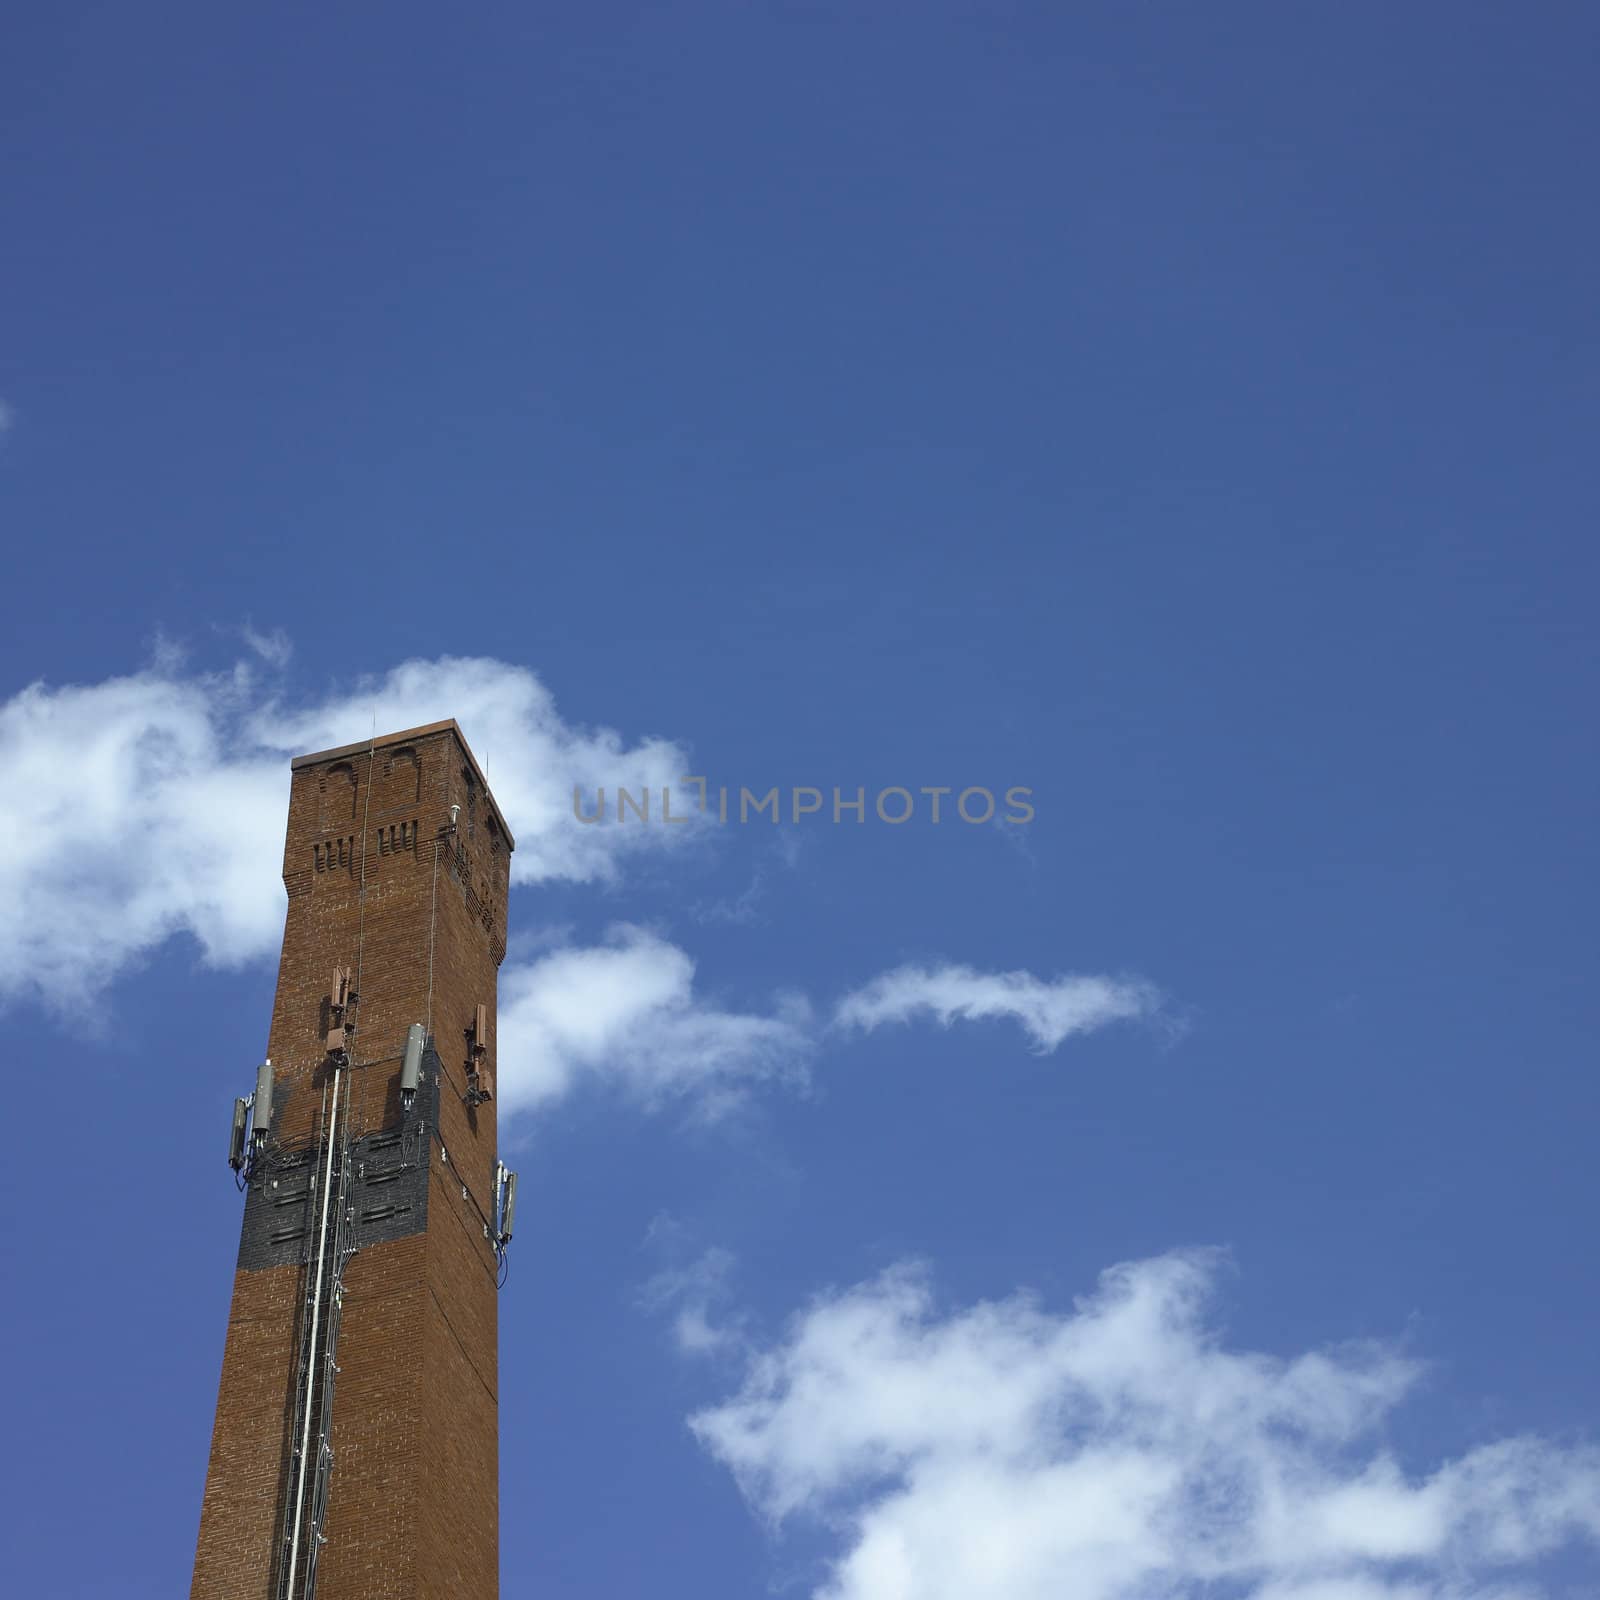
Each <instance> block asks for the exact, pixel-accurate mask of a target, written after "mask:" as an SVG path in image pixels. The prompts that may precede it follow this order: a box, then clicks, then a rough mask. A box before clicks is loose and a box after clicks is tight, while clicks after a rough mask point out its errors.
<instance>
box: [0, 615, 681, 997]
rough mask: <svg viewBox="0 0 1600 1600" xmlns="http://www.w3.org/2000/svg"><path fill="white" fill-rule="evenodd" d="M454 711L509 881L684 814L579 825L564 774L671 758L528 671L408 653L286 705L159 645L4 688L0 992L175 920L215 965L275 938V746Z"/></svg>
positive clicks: (89, 979)
mask: <svg viewBox="0 0 1600 1600" xmlns="http://www.w3.org/2000/svg"><path fill="white" fill-rule="evenodd" d="M252 649H253V651H254V653H255V654H256V655H257V656H259V657H260V658H262V660H264V661H266V662H268V663H279V664H281V662H282V660H283V659H284V658H285V654H286V650H287V644H286V641H284V640H283V639H282V636H281V635H275V634H271V633H268V634H256V635H254V638H253V640H252ZM451 716H453V717H455V718H457V719H458V720H459V721H460V722H461V724H462V726H463V728H464V729H465V730H466V732H467V736H468V738H469V739H471V740H472V741H473V745H474V749H475V751H476V752H477V753H478V755H479V757H480V759H482V760H483V762H484V765H485V768H486V772H487V775H488V777H489V780H490V782H491V783H492V784H493V786H494V790H495V796H496V798H497V799H498V800H499V802H500V805H501V807H502V809H503V810H504V812H505V815H506V820H507V821H508V822H509V823H510V825H511V828H512V830H513V832H514V833H515V834H516V836H517V849H516V852H515V854H514V855H513V856H512V858H511V862H512V877H513V882H515V883H523V884H526V883H538V882H542V881H546V880H550V879H567V880H572V881H578V882H585V881H597V880H598V881H608V880H613V879H615V878H616V877H617V876H618V875H619V873H620V871H621V869H622V867H623V866H624V864H625V862H626V859H627V858H628V857H629V856H630V855H632V854H634V853H637V852H640V851H647V850H658V849H661V848H663V847H671V846H673V845H676V844H678V843H679V842H680V839H681V836H682V835H684V834H691V833H693V832H694V831H695V830H694V829H693V828H692V827H691V828H682V829H664V828H645V827H633V828H628V827H619V826H615V825H612V826H585V825H583V824H580V823H578V822H577V821H576V820H575V819H574V818H573V816H572V811H571V795H572V786H573V784H574V783H584V784H588V785H591V786H592V785H595V784H597V783H602V782H603V783H611V784H615V783H617V782H619V781H620V782H627V783H631V784H634V785H636V786H640V787H642V786H645V785H649V786H652V787H658V788H659V787H660V786H661V785H663V784H666V783H671V782H674V781H676V780H677V779H678V777H679V776H680V775H681V774H682V773H683V772H684V771H685V770H686V765H685V757H684V755H683V752H682V751H681V750H680V749H679V748H678V747H677V746H676V745H674V744H673V743H671V742H670V741H668V740H665V739H644V740H641V741H639V742H637V743H634V744H629V743H627V742H625V741H624V740H623V738H622V737H621V736H620V735H619V734H617V733H615V732H613V731H612V730H611V729H609V728H586V727H580V726H576V725H574V724H571V723H568V722H566V721H565V720H564V719H563V718H562V717H561V716H560V714H559V713H558V711H557V710H556V706H555V702H554V700H553V699H552V697H551V695H550V693H549V691H548V690H547V689H546V688H545V687H544V685H543V684H542V683H540V681H539V679H538V678H537V677H536V676H535V675H534V674H533V673H532V672H530V671H528V670H527V669H526V668H522V667H516V666H510V665H508V664H507V663H505V662H501V661H492V660H486V659H460V658H450V657H446V658H442V659H440V660H436V661H410V662H406V663H404V664H403V665H401V666H398V667H396V668H394V669H393V670H392V671H389V672H387V673H385V674H382V675H381V676H378V677H374V678H370V679H363V680H361V681H359V682H357V683H354V684H351V685H348V686H346V687H345V688H343V689H338V690H335V691H333V692H331V693H329V694H326V695H324V696H322V697H320V698H318V699H316V700H314V701H310V702H306V703H295V702H292V701H290V700H289V699H288V698H287V696H286V695H285V694H284V693H283V692H282V690H281V688H280V686H279V677H278V675H277V674H276V673H274V672H272V671H270V670H265V669H263V667H262V666H261V665H260V663H259V662H249V663H243V662H242V663H240V664H239V665H238V666H236V667H235V668H234V669H233V670H232V671H229V672H226V673H211V674H208V673H195V672H190V671H188V670H186V668H185V666H184V664H183V661H182V659H181V657H180V656H179V654H178V653H177V652H176V651H174V650H172V649H171V648H169V647H163V648H162V649H161V650H160V652H159V653H158V656H157V660H156V662H155V664H154V665H153V666H151V667H150V668H149V669H148V670H146V671H144V672H140V673H135V674H133V675H131V676H129V677H124V678H112V679H107V680H105V681H102V682H99V683H93V684H86V685H64V686H50V685H46V684H42V683H37V684H34V685H32V686H30V687H29V688H26V689H24V690H22V691H21V692H20V693H19V694H16V695H14V696H12V698H11V699H9V700H8V701H5V702H4V703H3V704H0V766H3V767H4V769H5V772H6V776H7V783H6V785H5V787H4V790H3V792H0V828H3V830H4V833H5V836H6V839H7V840H8V845H7V849H6V851H5V853H4V856H3V857H0V899H3V901H4V903H5V905H6V908H7V912H8V915H7V917H6V919H5V921H4V924H3V925H0V999H3V998H7V997H15V996H18V995H22V994H34V995H37V996H41V997H43V998H44V999H46V1000H47V1001H50V1000H52V999H53V1000H55V1001H56V1002H58V1003H60V1004H62V1005H65V1004H68V1003H74V1004H76V1003H78V1002H80V1001H81V1000H82V999H83V998H84V997H86V996H89V997H92V996H93V995H94V994H95V993H96V992H97V991H99V990H101V989H103V988H104V987H105V986H106V985H107V984H108V983H110V982H111V981H112V980H113V979H114V978H115V977H116V976H117V975H118V974H119V973H121V972H123V971H125V970H126V969H127V968H128V967H129V966H130V965H131V964H133V963H135V962H137V961H138V960H139V959H140V958H141V957H143V956H145V955H147V954H149V953H150V952H152V951H153V950H155V949H156V948H157V947H158V946H160V945H161V944H162V943H163V942H164V941H166V940H167V939H170V938H172V937H174V936H177V935H180V934H183V935H188V936H190V937H192V938H193V939H194V940H195V941H196V942H197V943H198V945H199V947H200V951H201V954H202V957H203V959H204V960H205V961H206V962H208V963H210V964H212V965H217V966H229V965H234V964H237V963H239V962H242V961H247V960H251V959H255V958H257V957H260V956H266V955H270V954H272V953H273V952H274V951H275V949H276V947H277V942H278V937H279V934H280V931H281V929H282V926H283V891H282V887H281V885H280V883H279V867H280V863H281V859H282V850H283V824H284V806H285V791H286V785H287V781H288V774H287V757H289V756H290V755H293V754H298V753H300V752H303V751H307V750H315V749H320V748H326V747H328V746H331V745H337V744H344V743H353V742H355V741H357V740H360V739H362V738H364V737H366V735H367V734H368V733H369V732H370V731H371V729H372V728H373V726H374V725H376V727H377V728H378V730H379V731H380V732H385V731H389V730H392V729H397V728H405V727H412V726H415V725H417V724H419V723H424V722H431V721H437V720H441V719H443V718H445V717H451Z"/></svg>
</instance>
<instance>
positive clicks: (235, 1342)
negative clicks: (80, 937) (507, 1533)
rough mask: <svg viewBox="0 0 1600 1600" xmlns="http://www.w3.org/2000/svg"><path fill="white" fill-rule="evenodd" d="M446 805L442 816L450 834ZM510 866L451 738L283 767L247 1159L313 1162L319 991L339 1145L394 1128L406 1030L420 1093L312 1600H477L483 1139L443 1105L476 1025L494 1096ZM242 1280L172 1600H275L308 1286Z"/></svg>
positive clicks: (348, 1383) (279, 1270)
mask: <svg viewBox="0 0 1600 1600" xmlns="http://www.w3.org/2000/svg"><path fill="white" fill-rule="evenodd" d="M452 805H457V806H459V807H460V808H461V809H460V812H459V814H458V820H457V822H456V824H455V825H454V826H453V827H452V826H451V824H450V821H449V812H450V807H451V806H452ZM512 844H513V841H512V839H511V836H510V833H509V832H508V831H507V829H506V827H505V824H504V821H503V819H502V818H501V817H500V815H499V812H498V810H497V809H496V807H495V805H494V802H493V799H492V798H491V797H490V795H489V792H488V789H487V787H486V785H485V784H484V781H483V777H482V774H481V772H480V771H479V770H478V767H477V764H476V762H475V761H474V759H473V757H472V754H471V752H470V751H469V750H468V748H467V745H466V742H465V740H464V739H463V738H462V736H461V733H460V730H459V729H458V728H457V727H456V725H455V724H454V723H453V722H447V723H437V724H431V725H430V726H428V727H426V728H420V729H412V730H410V731H408V732H406V733H404V734H393V735H389V736H387V737H385V738H381V739H378V740H376V741H374V742H373V743H372V745H370V746H368V745H359V746H354V747H350V748H347V749H343V750H336V751H328V752H324V753H322V754H320V755H316V756H309V757H301V758H300V759H299V760H297V761H296V762H295V763H294V764H293V769H292V777H291V782H290V795H289V823H288V830H287V836H286V841H285V846H284V862H283V877H284V884H285V887H286V889H287V890H288V900H289V903H288V912H287V917H286V920H285V926H284V936H283V955H282V959H281V961H280V964H279V970H278V988H277V995H276V998H275V1000H274V1003H273V1014H272V1027H271V1036H270V1037H271V1046H270V1054H271V1056H272V1061H273V1066H274V1071H275V1075H276V1090H275V1094H274V1111H273V1121H272V1139H271V1145H270V1148H271V1149H273V1150H274V1151H279V1152H285V1153H289V1154H291V1155H292V1154H293V1153H294V1152H297V1151H302V1150H304V1149H305V1148H306V1147H307V1146H308V1145H311V1146H314V1145H315V1144H316V1141H317V1139H318V1136H319V1130H320V1127H321V1122H320V1117H321V1108H322V1105H323V1098H324V1090H325V1088H326V1087H327V1082H328V1077H329V1070H330V1069H329V1064H328V1056H327V1048H326V1034H327V1029H328V1026H329V1022H330V1014H329V1001H330V996H329V990H330V984H331V979H332V975H333V972H334V968H335V967H347V968H350V969H352V971H355V972H356V974H357V983H356V988H357V990H358V994H359V1002H358V1004H357V1006H356V1007H355V1017H356V1023H357V1027H356V1032H355V1034H354V1036H353V1037H352V1038H351V1039H350V1041H349V1053H350V1060H351V1063H352V1065H351V1067H350V1068H349V1069H347V1071H346V1072H345V1074H344V1086H345V1090H346V1092H347V1094H348V1103H349V1105H350V1107H351V1108H352V1113H353V1129H354V1132H355V1133H357V1134H361V1135H372V1134H382V1133H386V1132H389V1131H393V1130H398V1129H400V1127H401V1126H402V1122H403V1120H404V1119H403V1115H402V1112H401V1108H400V1095H399V1069H400V1060H401V1056H402V1053H403V1050H404V1044H405V1037H406V1032H407V1029H408V1028H409V1027H410V1026H411V1024H412V1023H414V1022H421V1023H423V1024H424V1025H425V1026H426V1027H427V1028H428V1031H429V1034H430V1037H431V1039H432V1040H433V1043H434V1046H435V1048H436V1050H437V1055H438V1063H439V1070H440V1083H439V1095H438V1110H437V1125H436V1126H435V1127H432V1128H430V1129H428V1130H427V1137H426V1139H425V1140H423V1141H421V1142H420V1143H419V1144H416V1145H414V1148H415V1149H416V1150H417V1151H418V1152H419V1159H421V1158H422V1157H425V1158H426V1160H427V1162H428V1179H427V1204H426V1208H425V1213H423V1214H424V1215H425V1219H426V1225H425V1226H424V1227H419V1229H418V1231H416V1232H413V1233H411V1234H409V1235H407V1236H405V1237H397V1238H388V1239H385V1240H383V1241H382V1242H380V1243H376V1244H369V1245H364V1246H363V1247H362V1248H361V1249H360V1250H359V1251H358V1252H357V1254H356V1255H355V1256H354V1257H353V1258H352V1259H351V1261H350V1264H349V1267H348V1269H347V1271H346V1274H345V1292H344V1310H343V1318H342V1323H341V1329H340V1336H339V1343H338V1358H337V1359H338V1366H339V1375H338V1382H337V1386H336V1390H335V1405H334V1422H333V1451H334V1460H333V1469H332V1476H331V1480H330V1485H329V1498H328V1519H327V1528H326V1533H327V1543H326V1545H325V1546H324V1547H323V1550H322V1554H321V1559H320V1566H319V1569H318V1573H317V1584H316V1595H317V1600H494V1597H495V1596H497V1594H498V1592H499V1526H498V1481H499V1460H498V1444H499V1441H498V1403H497V1398H496V1396H497V1384H498V1376H497V1369H496V1358H497V1330H496V1300H495V1286H494V1277H495V1259H494V1250H493V1245H492V1243H491V1241H490V1239H489V1238H488V1236H487V1234H486V1231H485V1229H486V1223H487V1222H488V1220H489V1218H490V1216H491V1214H492V1209H493V1174H494V1167H495V1115H494V1103H493V1102H492V1101H490V1102H488V1103H484V1104H479V1105H476V1106H472V1105H469V1104H468V1101H467V1093H466V1090H467V1073H468V1070H469V1067H470V1065H471V1063H470V1062H469V1044H470V1039H469V1032H470V1030H471V1028H472V1024H473V1019H474V1014H475V1011H476V1008H477V1007H478V1006H480V1005H482V1006H485V1007H487V1011H488V1017H487V1021H488V1037H487V1039H486V1040H485V1041H484V1042H485V1043H486V1044H487V1046H488V1049H487V1055H486V1057H485V1059H484V1062H483V1065H484V1066H485V1068H486V1073H487V1078H488V1081H489V1083H490V1084H491V1086H492V1081H493V1068H494V1063H495V1038H494V1029H495V1020H494V1018H495V983H496V975H497V971H498V968H499V964H500V961H501V958H502V957H503V955H504V953H505V934H506V927H505V906H506V895H507V889H508V884H509V873H510V852H511V849H512ZM427 1098H428V1099H430V1100H431V1095H430V1096H429V1097H427ZM423 1100H424V1097H422V1096H419V1106H420V1104H421V1103H422V1102H423ZM430 1109H431V1107H430ZM412 1115H413V1116H416V1115H418V1111H417V1110H416V1109H414V1110H413V1113H412ZM258 1181H260V1180H258ZM418 1181H419V1182H420V1181H421V1180H420V1174H419V1175H418ZM419 1209H420V1208H419ZM419 1220H420V1219H419ZM247 1259H248V1258H247V1255H246V1253H243V1252H242V1253H241V1269H240V1270H239V1271H238V1272H237V1273H236V1274H235V1278H234V1289H233V1305H232V1309H231V1312H230V1315H229V1321H228V1333H227V1339H226V1342H225V1345H224V1349H223V1357H222V1377H221V1382H220V1385H219V1390H218V1400H217V1419H216V1425H215V1428H214V1431H213V1436H212V1443H211V1458H210V1465H209V1468H208V1470H207V1475H206V1488H205V1498H204V1501H203V1504H202V1508H201V1517H200V1536H199V1542H198V1547H197V1551H196V1556H195V1569H194V1582H193V1586H192V1588H191V1590H190V1594H191V1600H276V1597H277V1595H278V1564H279V1556H280V1551H281V1547H282V1543H283V1529H282V1527H281V1522H282V1514H283V1505H284V1500H285V1493H286V1487H287V1474H288V1472H289V1466H290V1456H291V1445H290V1434H291V1433H292V1431H293V1428H292V1421H293V1415H294V1409H295V1394H294V1389H295V1381H294V1380H295V1370H296V1349H297V1341H298V1339H299V1330H300V1322H301V1307H302V1305H303V1303H304V1297H305V1293H306V1271H307V1269H306V1268H305V1266H303V1265H301V1264H299V1263H294V1264H289V1265H282V1264H279V1265H268V1266H264V1267H260V1268H258V1269H254V1270H252V1269H251V1268H249V1267H248V1266H247V1265H246V1262H247ZM294 1600H302V1596H301V1594H300V1593H298V1592H297V1594H296V1596H295V1597H294Z"/></svg>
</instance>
